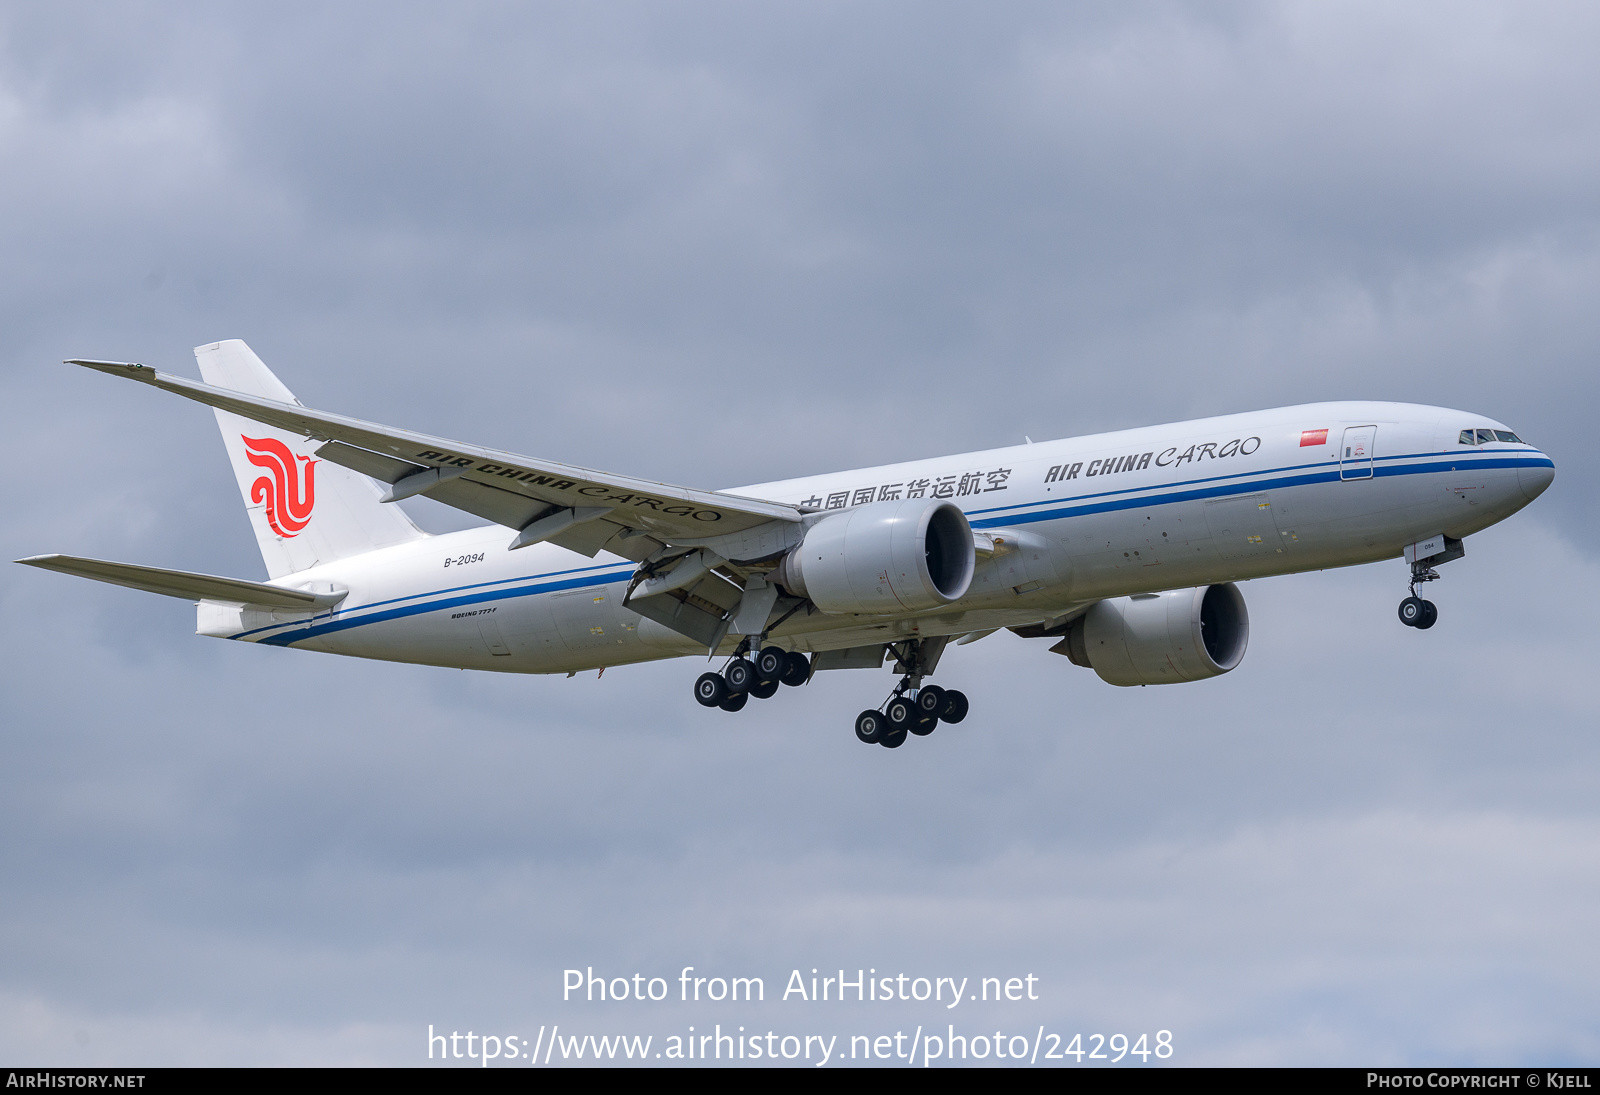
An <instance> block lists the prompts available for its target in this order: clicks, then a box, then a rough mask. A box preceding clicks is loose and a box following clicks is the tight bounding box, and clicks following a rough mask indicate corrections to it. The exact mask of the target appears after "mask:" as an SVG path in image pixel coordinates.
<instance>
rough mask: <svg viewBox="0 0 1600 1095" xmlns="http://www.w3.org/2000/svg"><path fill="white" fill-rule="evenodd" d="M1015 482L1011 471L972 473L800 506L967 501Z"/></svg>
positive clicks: (816, 499) (841, 493) (877, 488)
mask: <svg viewBox="0 0 1600 1095" xmlns="http://www.w3.org/2000/svg"><path fill="white" fill-rule="evenodd" d="M1009 478H1011V469H1010V468H995V469H994V470H993V471H969V472H965V473H963V474H961V475H940V476H935V477H932V478H928V479H910V480H905V481H903V482H899V483H884V484H883V485H882V486H875V487H859V488H857V489H855V490H839V491H833V492H832V493H830V494H829V495H828V498H827V501H826V503H824V501H823V499H822V496H821V495H820V494H814V495H812V496H811V497H810V498H807V499H806V500H805V501H804V502H801V503H800V504H801V505H802V506H805V507H806V508H808V509H844V508H845V507H846V506H864V505H866V504H867V503H868V502H893V501H896V500H898V499H901V498H964V497H966V496H967V495H969V494H988V493H989V492H990V491H996V490H1005V489H1006V480H1007V479H1009Z"/></svg>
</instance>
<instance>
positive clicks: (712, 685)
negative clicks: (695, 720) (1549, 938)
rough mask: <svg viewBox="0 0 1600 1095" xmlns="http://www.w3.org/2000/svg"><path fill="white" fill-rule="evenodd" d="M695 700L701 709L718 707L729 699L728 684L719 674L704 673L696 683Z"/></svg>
mask: <svg viewBox="0 0 1600 1095" xmlns="http://www.w3.org/2000/svg"><path fill="white" fill-rule="evenodd" d="M694 698H695V700H696V702H698V703H699V704H700V706H701V707H716V706H718V705H719V704H721V703H722V701H723V700H725V699H727V698H728V682H727V681H725V680H723V679H722V676H721V674H718V673H702V674H700V679H699V680H697V681H695V682H694Z"/></svg>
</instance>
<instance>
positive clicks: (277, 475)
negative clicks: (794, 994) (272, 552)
mask: <svg viewBox="0 0 1600 1095" xmlns="http://www.w3.org/2000/svg"><path fill="white" fill-rule="evenodd" d="M239 436H240V438H241V440H243V441H244V447H245V456H247V457H248V458H249V460H250V463H252V464H254V465H255V466H256V467H258V468H265V469H266V470H267V471H269V472H271V473H272V477H271V478H270V479H269V478H268V477H267V476H265V475H263V476H262V477H261V478H260V479H257V480H256V481H255V482H254V483H252V484H251V485H250V500H251V501H252V502H263V501H264V502H266V504H267V524H269V525H271V526H272V531H273V532H276V533H277V534H278V535H279V536H282V537H285V538H288V537H291V536H298V535H299V534H300V531H301V530H302V529H304V528H305V527H306V526H307V525H308V524H310V523H311V507H312V506H314V505H315V504H316V500H317V469H316V465H317V463H318V461H315V460H313V459H311V457H309V456H300V457H297V456H295V454H294V453H292V452H290V451H289V446H287V445H285V444H284V443H283V442H282V441H276V440H274V439H272V438H270V437H262V438H256V437H245V436H244V435H243V434H240V435H239ZM296 460H303V461H304V462H305V469H304V470H305V473H306V474H305V480H304V482H302V481H301V479H300V472H301V468H300V465H299V464H297V463H295V461H296Z"/></svg>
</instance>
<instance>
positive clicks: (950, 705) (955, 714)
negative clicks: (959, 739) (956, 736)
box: [939, 688, 967, 725]
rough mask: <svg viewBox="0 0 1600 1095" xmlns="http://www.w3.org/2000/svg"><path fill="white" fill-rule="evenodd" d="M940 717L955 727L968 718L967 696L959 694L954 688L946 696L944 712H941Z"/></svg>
mask: <svg viewBox="0 0 1600 1095" xmlns="http://www.w3.org/2000/svg"><path fill="white" fill-rule="evenodd" d="M939 717H940V718H941V719H943V720H944V721H945V722H948V723H950V724H951V725H954V724H955V723H958V722H960V721H961V720H962V719H964V718H966V717H967V694H966V693H965V692H957V691H956V690H955V689H954V688H952V689H951V690H950V691H948V692H946V693H945V694H944V710H943V711H940V712H939Z"/></svg>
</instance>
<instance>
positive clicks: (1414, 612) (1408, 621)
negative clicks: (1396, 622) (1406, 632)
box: [1400, 597, 1428, 627]
mask: <svg viewBox="0 0 1600 1095" xmlns="http://www.w3.org/2000/svg"><path fill="white" fill-rule="evenodd" d="M1427 603H1428V602H1427V601H1424V600H1423V599H1422V598H1421V597H1407V598H1406V599H1405V600H1403V601H1401V602H1400V622H1401V623H1403V624H1405V625H1406V626H1407V627H1417V626H1418V625H1420V624H1421V622H1422V618H1423V617H1424V616H1425V615H1426V614H1427V610H1426V609H1424V608H1423V607H1422V606H1423V605H1425V604H1427Z"/></svg>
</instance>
